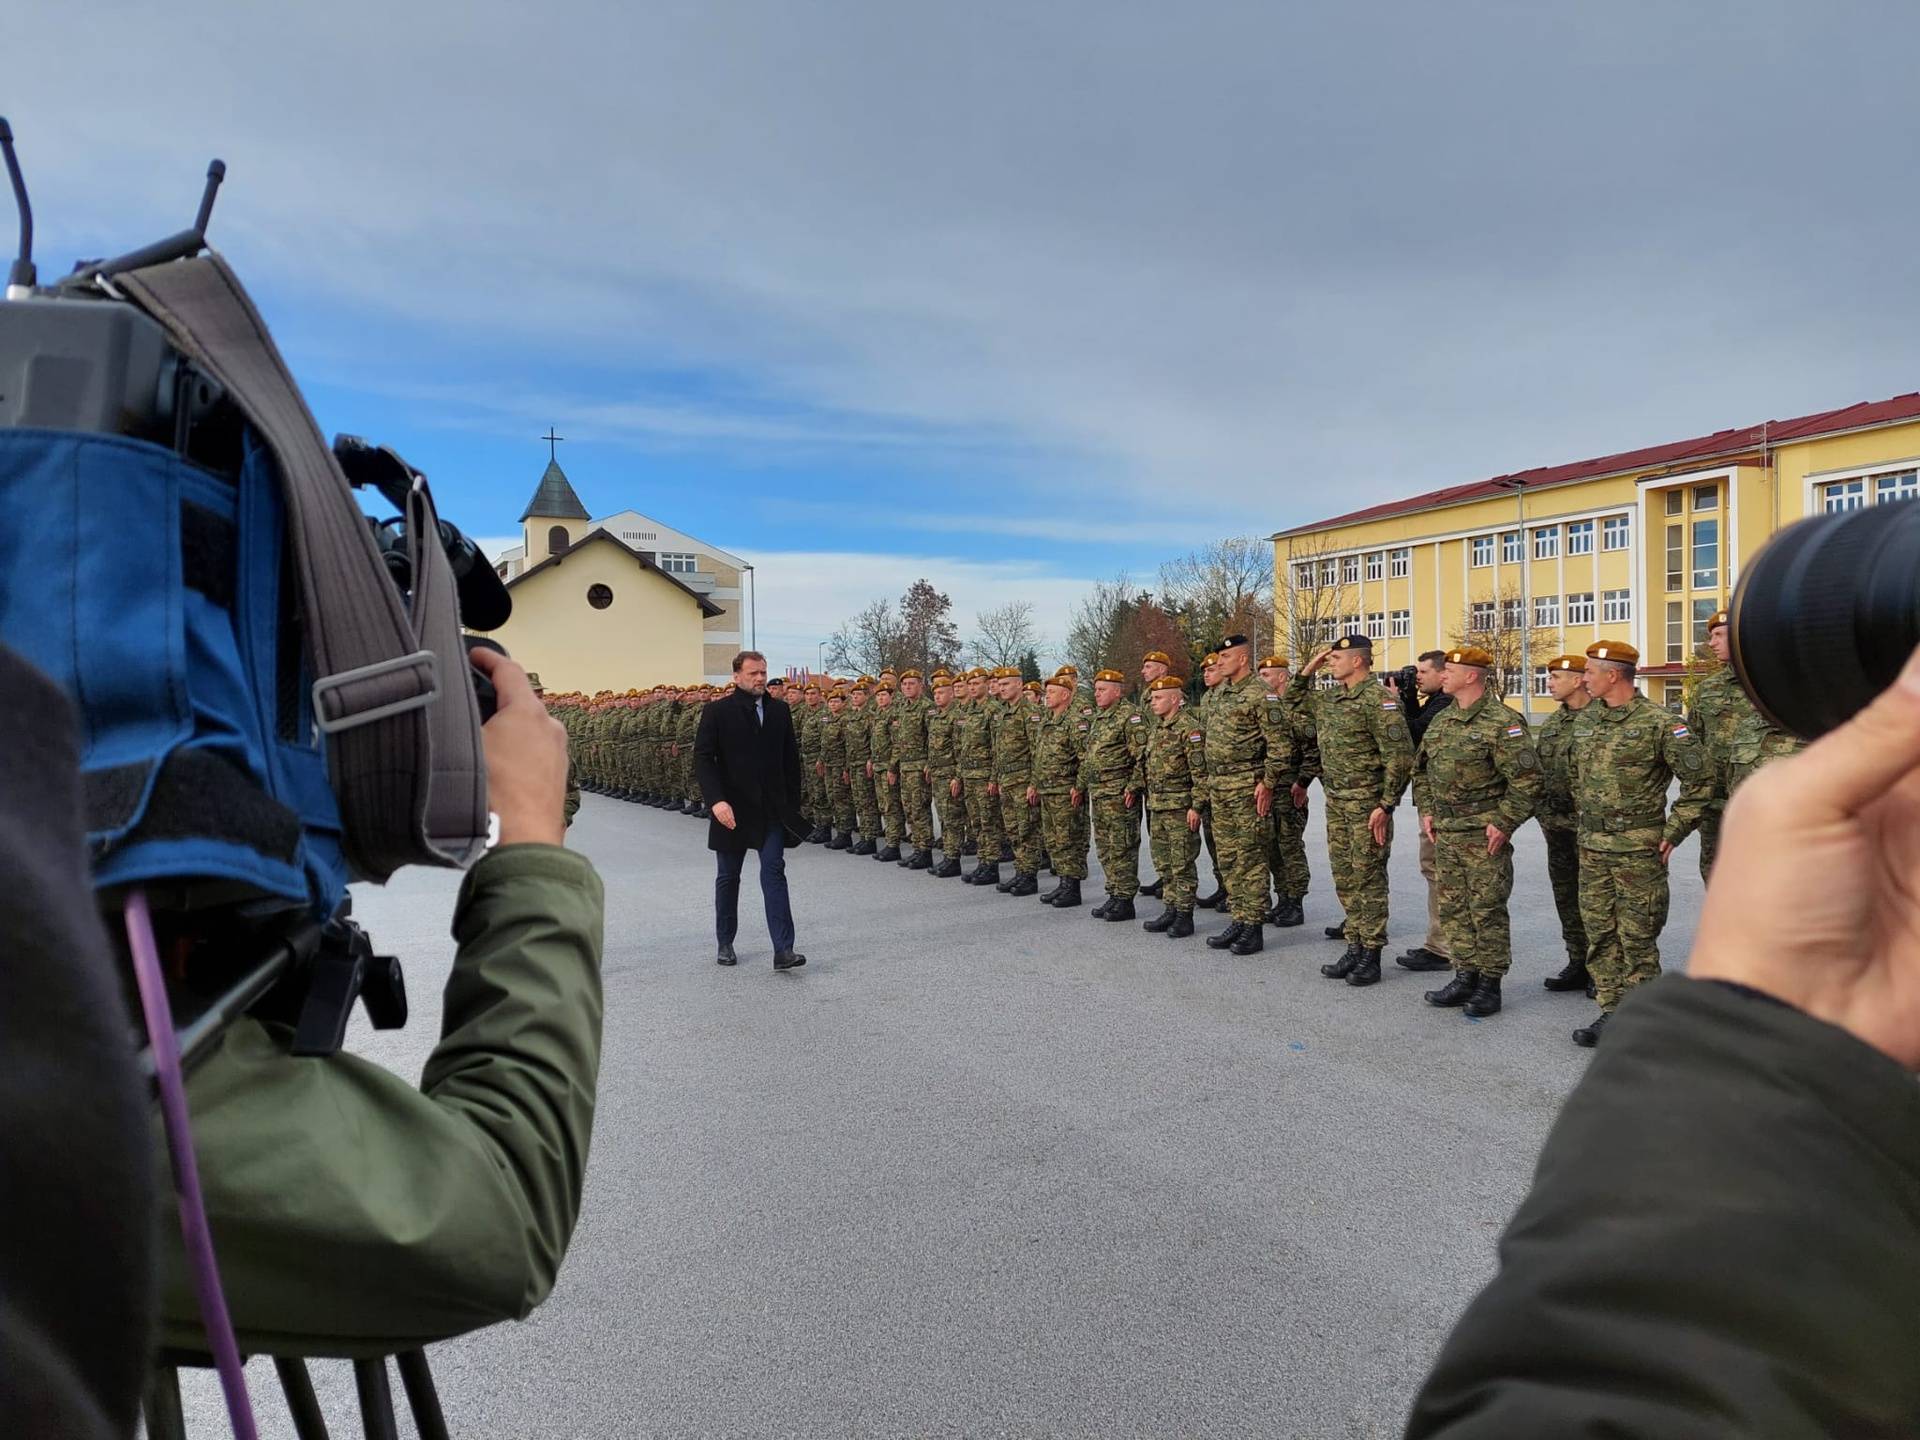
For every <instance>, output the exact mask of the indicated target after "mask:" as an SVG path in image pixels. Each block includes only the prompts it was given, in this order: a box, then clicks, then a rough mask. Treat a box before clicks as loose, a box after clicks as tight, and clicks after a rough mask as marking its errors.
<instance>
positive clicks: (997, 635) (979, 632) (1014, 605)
mask: <svg viewBox="0 0 1920 1440" xmlns="http://www.w3.org/2000/svg"><path fill="white" fill-rule="evenodd" d="M973 624H974V636H973V643H972V645H971V646H970V647H969V648H970V649H971V651H972V653H973V659H974V663H975V664H976V665H984V666H986V667H988V668H989V669H993V668H996V667H998V666H1001V665H1018V664H1019V663H1020V660H1021V657H1022V656H1024V655H1025V654H1026V653H1027V652H1028V651H1030V650H1034V649H1035V648H1036V647H1037V646H1038V644H1039V635H1038V634H1037V633H1036V631H1035V628H1034V623H1033V605H1032V604H1031V603H1030V602H1029V601H1026V600H1011V601H1008V602H1007V603H1006V604H1005V605H1002V606H1001V607H1000V608H999V609H997V610H982V611H981V612H980V613H979V614H977V615H975V616H974V617H973ZM1034 663H1035V664H1036V665H1037V664H1038V663H1039V661H1038V660H1037V659H1036V660H1035V662H1034Z"/></svg>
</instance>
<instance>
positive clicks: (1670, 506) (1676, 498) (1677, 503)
mask: <svg viewBox="0 0 1920 1440" xmlns="http://www.w3.org/2000/svg"><path fill="white" fill-rule="evenodd" d="M1686 508H1687V494H1686V491H1684V490H1669V491H1667V514H1669V515H1678V514H1679V513H1680V512H1681V511H1683V510H1685V509H1686Z"/></svg>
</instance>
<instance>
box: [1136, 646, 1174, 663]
mask: <svg viewBox="0 0 1920 1440" xmlns="http://www.w3.org/2000/svg"><path fill="white" fill-rule="evenodd" d="M1140 663H1141V664H1142V665H1167V666H1171V665H1172V664H1173V657H1172V656H1171V655H1169V654H1167V652H1166V651H1164V650H1149V651H1147V653H1146V654H1144V655H1142V656H1141V657H1140Z"/></svg>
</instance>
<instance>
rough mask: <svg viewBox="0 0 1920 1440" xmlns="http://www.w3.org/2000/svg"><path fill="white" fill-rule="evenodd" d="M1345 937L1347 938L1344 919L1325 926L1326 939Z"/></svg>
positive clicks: (1341, 938)
mask: <svg viewBox="0 0 1920 1440" xmlns="http://www.w3.org/2000/svg"><path fill="white" fill-rule="evenodd" d="M1346 938H1347V922H1346V921H1344V920H1342V921H1341V922H1340V923H1339V924H1338V925H1329V926H1327V939H1329V940H1344V939H1346Z"/></svg>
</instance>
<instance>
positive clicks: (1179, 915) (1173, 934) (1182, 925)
mask: <svg viewBox="0 0 1920 1440" xmlns="http://www.w3.org/2000/svg"><path fill="white" fill-rule="evenodd" d="M1191 934H1193V911H1191V910H1176V911H1174V912H1173V925H1172V927H1171V928H1170V929H1169V930H1168V931H1167V939H1169V940H1184V939H1186V938H1187V936H1189V935H1191Z"/></svg>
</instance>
